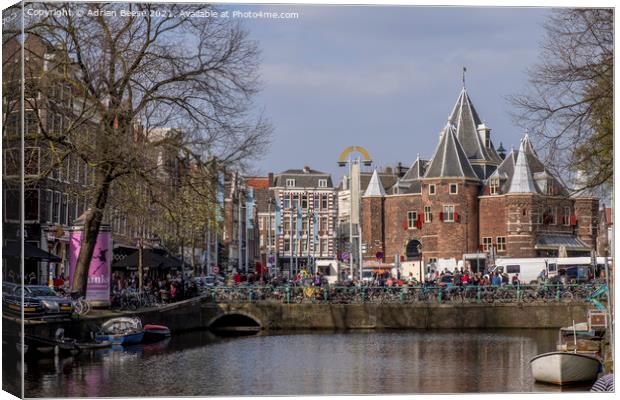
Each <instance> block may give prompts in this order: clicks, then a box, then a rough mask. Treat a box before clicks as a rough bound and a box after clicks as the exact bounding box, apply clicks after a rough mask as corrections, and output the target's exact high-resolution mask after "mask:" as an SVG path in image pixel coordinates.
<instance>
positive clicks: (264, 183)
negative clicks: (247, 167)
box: [245, 176, 269, 189]
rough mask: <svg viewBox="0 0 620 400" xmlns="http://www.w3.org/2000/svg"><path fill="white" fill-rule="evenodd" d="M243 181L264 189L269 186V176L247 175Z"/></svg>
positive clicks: (255, 187)
mask: <svg viewBox="0 0 620 400" xmlns="http://www.w3.org/2000/svg"><path fill="white" fill-rule="evenodd" d="M245 182H246V184H247V185H248V186H250V187H253V188H254V189H265V188H268V187H269V178H268V177H266V176H264V177H263V176H248V177H246V178H245Z"/></svg>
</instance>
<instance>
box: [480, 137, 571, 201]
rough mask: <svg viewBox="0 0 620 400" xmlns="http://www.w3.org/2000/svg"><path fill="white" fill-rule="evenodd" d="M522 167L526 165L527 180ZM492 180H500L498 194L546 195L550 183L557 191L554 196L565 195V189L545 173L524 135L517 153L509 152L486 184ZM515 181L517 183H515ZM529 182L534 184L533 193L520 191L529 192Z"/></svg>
mask: <svg viewBox="0 0 620 400" xmlns="http://www.w3.org/2000/svg"><path fill="white" fill-rule="evenodd" d="M517 164H519V168H517V166H518V165H517ZM524 165H527V170H528V171H529V174H528V175H529V177H530V178H529V179H527V178H526V176H525V174H524V173H523V170H524V168H525V167H524ZM519 169H520V170H519ZM492 179H499V180H500V193H539V194H546V193H547V185H548V184H549V182H550V181H551V182H552V183H553V185H554V187H555V188H557V191H554V192H555V194H566V189H565V188H564V187H563V186H562V185H561V184H560V183H559V181H558V180H557V179H556V178H555V177H554V176H553V175H552V174H551V173H549V171H547V169H546V168H545V165H544V164H543V163H542V161H540V159H539V158H538V155H537V154H536V151H535V150H534V147H533V146H532V142H531V141H530V138H529V136H528V135H525V136H524V137H523V139H522V140H521V144H520V146H519V150H518V151H517V150H511V151H510V153H508V155H507V156H506V158H505V159H504V161H502V163H501V164H500V165H499V166H498V167H497V169H496V170H495V172H493V173H492V174H491V176H489V179H487V181H486V184H487V185H489V184H490V181H491V180H492ZM515 180H517V181H518V182H515ZM513 182H514V185H513ZM531 182H533V184H534V186H533V187H534V191H533V192H531V191H525V192H524V191H522V190H531V185H530V183H531ZM524 184H525V185H526V186H525V187H524V186H522V185H524Z"/></svg>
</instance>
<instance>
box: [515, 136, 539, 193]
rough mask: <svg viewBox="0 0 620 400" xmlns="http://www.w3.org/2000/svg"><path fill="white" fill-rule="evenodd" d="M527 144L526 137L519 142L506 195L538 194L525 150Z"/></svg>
mask: <svg viewBox="0 0 620 400" xmlns="http://www.w3.org/2000/svg"><path fill="white" fill-rule="evenodd" d="M528 142H529V141H528V140H527V136H526V137H525V138H524V139H523V140H522V141H521V146H520V147H519V154H517V160H516V162H515V166H514V172H513V174H512V181H511V182H510V187H509V188H508V193H538V190H537V188H536V184H535V183H534V179H533V178H532V171H531V170H530V164H529V162H528V159H527V153H526V150H525V148H526V145H527V143H528Z"/></svg>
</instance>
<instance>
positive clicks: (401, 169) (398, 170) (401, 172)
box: [396, 161, 407, 178]
mask: <svg viewBox="0 0 620 400" xmlns="http://www.w3.org/2000/svg"><path fill="white" fill-rule="evenodd" d="M406 173H407V168H405V167H403V163H401V162H400V161H399V162H398V164H397V165H396V176H398V177H399V178H402V177H403V176H405V174H406Z"/></svg>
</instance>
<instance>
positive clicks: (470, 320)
mask: <svg viewBox="0 0 620 400" xmlns="http://www.w3.org/2000/svg"><path fill="white" fill-rule="evenodd" d="M588 308H589V305H588V304H585V303H580V304H569V305H567V304H539V305H532V304H522V305H517V304H502V305H488V304H468V305H447V304H446V305H437V304H433V305H430V304H429V305H400V304H274V303H272V304H269V303H258V304H239V305H231V304H204V305H203V309H202V313H203V317H202V320H203V321H208V322H207V323H212V322H213V321H215V320H216V319H217V318H218V316H220V315H224V314H228V313H242V314H243V315H245V316H250V317H253V318H254V319H255V320H256V321H257V322H258V323H259V324H260V325H261V327H262V328H263V329H266V330H289V329H475V328H479V329H504V328H560V327H562V326H567V325H570V324H571V323H572V321H573V320H575V321H585V320H586V318H587V311H588Z"/></svg>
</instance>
